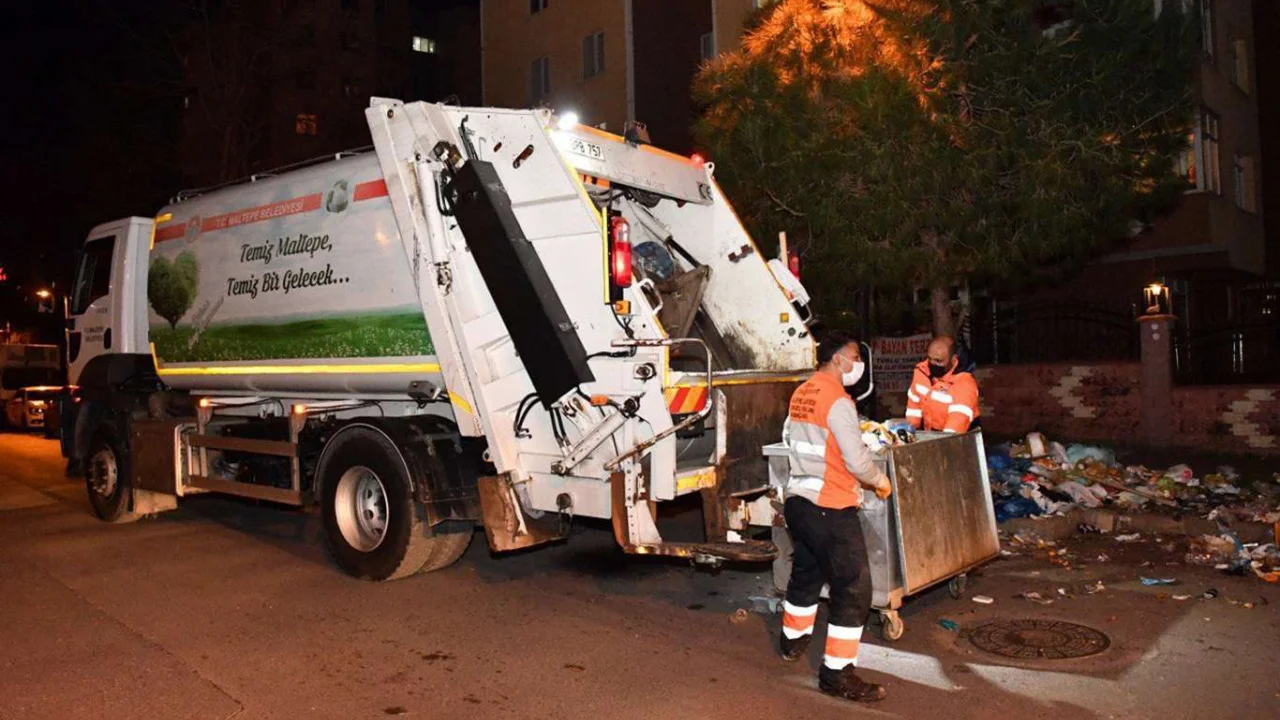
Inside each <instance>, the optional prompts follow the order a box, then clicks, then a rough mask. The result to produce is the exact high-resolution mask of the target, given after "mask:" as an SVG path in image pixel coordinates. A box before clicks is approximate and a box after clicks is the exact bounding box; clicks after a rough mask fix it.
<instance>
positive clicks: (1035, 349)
mask: <svg viewBox="0 0 1280 720" xmlns="http://www.w3.org/2000/svg"><path fill="white" fill-rule="evenodd" d="M970 322H971V324H970V328H969V337H970V339H971V343H972V353H973V356H974V360H975V361H977V362H978V363H979V364H1005V363H1030V362H1101V361H1128V360H1138V359H1139V351H1140V346H1139V339H1138V326H1137V324H1136V323H1135V322H1134V317H1133V311H1132V309H1131V308H1128V309H1124V310H1121V309H1117V308H1111V307H1105V306H1101V305H1091V304H1088V303H1080V302H1072V303H1067V302H1045V301H1033V302H1023V303H1010V304H1005V303H1000V302H993V303H989V304H988V305H987V306H986V307H981V308H978V307H975V308H974V313H973V315H972V316H971V319H970Z"/></svg>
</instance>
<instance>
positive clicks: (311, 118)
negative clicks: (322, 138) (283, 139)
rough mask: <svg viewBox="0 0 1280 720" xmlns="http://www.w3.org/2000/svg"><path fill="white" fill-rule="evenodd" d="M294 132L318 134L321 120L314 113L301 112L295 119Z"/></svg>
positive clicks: (297, 133)
mask: <svg viewBox="0 0 1280 720" xmlns="http://www.w3.org/2000/svg"><path fill="white" fill-rule="evenodd" d="M293 132H294V134H296V135H317V134H319V121H318V120H317V118H316V116H315V115H313V114H309V113H299V114H298V115H297V116H296V117H295V118H294V119H293Z"/></svg>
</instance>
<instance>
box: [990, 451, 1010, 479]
mask: <svg viewBox="0 0 1280 720" xmlns="http://www.w3.org/2000/svg"><path fill="white" fill-rule="evenodd" d="M1011 467H1013V458H1011V457H1009V450H1008V449H1007V448H1004V447H996V448H992V449H991V451H990V452H988V453H987V472H993V473H994V472H1000V471H1001V470H1007V469H1009V468H1011Z"/></svg>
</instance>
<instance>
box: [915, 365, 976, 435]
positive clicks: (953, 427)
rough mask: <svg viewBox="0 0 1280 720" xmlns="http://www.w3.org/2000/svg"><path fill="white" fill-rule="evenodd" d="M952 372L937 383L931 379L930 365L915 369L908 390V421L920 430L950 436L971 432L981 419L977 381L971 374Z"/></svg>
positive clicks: (954, 370) (955, 370) (949, 371)
mask: <svg viewBox="0 0 1280 720" xmlns="http://www.w3.org/2000/svg"><path fill="white" fill-rule="evenodd" d="M956 365H957V363H956V361H955V360H952V361H951V369H950V370H948V371H947V374H946V375H943V376H942V377H940V378H938V379H937V380H934V379H932V378H930V377H929V361H928V360H925V361H923V362H921V363H920V364H919V365H916V369H915V372H914V373H912V376H911V387H909V388H907V419H908V420H910V421H911V424H912V425H914V426H915V427H916V428H917V429H919V428H920V427H921V425H923V426H924V429H925V430H931V431H934V432H937V431H939V430H941V431H942V432H949V433H962V432H968V430H969V425H970V424H972V423H973V421H974V420H976V419H978V381H977V380H974V379H973V375H972V374H971V373H967V372H963V371H960V370H957V369H956Z"/></svg>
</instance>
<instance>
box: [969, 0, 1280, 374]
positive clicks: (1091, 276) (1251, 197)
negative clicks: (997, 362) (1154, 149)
mask: <svg viewBox="0 0 1280 720" xmlns="http://www.w3.org/2000/svg"><path fill="white" fill-rule="evenodd" d="M1154 2H1155V5H1156V7H1157V9H1158V10H1159V11H1161V12H1169V11H1170V9H1171V8H1175V7H1177V6H1175V4H1174V3H1175V2H1176V3H1178V5H1180V6H1181V7H1183V8H1192V7H1196V8H1197V9H1198V11H1199V18H1200V22H1201V40H1200V42H1201V47H1200V56H1201V61H1200V66H1199V68H1198V70H1197V72H1196V78H1195V81H1194V88H1193V92H1194V94H1195V97H1196V110H1195V118H1194V120H1195V125H1194V130H1193V132H1192V134H1191V136H1190V137H1189V138H1188V144H1187V149H1186V150H1185V152H1184V153H1183V155H1182V156H1181V157H1180V159H1179V169H1180V171H1181V172H1182V173H1183V174H1184V175H1185V176H1186V178H1187V181H1188V184H1189V186H1190V187H1189V189H1188V190H1187V191H1186V192H1185V193H1184V194H1183V196H1182V197H1181V199H1180V200H1179V202H1178V204H1177V205H1176V207H1175V208H1174V209H1173V210H1172V212H1170V213H1169V214H1168V215H1165V216H1163V217H1159V218H1155V219H1153V220H1152V222H1151V223H1150V225H1149V226H1148V227H1146V228H1145V229H1143V230H1142V231H1141V232H1140V233H1138V234H1137V235H1135V236H1134V237H1133V238H1131V239H1130V240H1129V241H1128V242H1125V243H1122V244H1121V245H1120V246H1118V247H1117V248H1116V249H1115V250H1114V251H1112V252H1111V253H1110V254H1107V255H1105V256H1103V257H1101V258H1099V259H1098V260H1096V261H1094V262H1092V263H1090V264H1089V265H1088V266H1086V267H1084V268H1082V269H1080V270H1079V271H1078V272H1073V273H1069V274H1065V275H1064V276H1063V277H1062V282H1060V283H1056V284H1054V285H1053V286H1052V287H1041V288H1037V289H1034V290H1033V291H1031V292H1024V293H1022V294H1020V295H1018V296H1015V297H1009V298H1004V299H1003V300H1002V302H1000V303H997V304H996V312H995V315H996V316H997V317H998V316H1001V313H1002V312H1003V317H1004V318H1013V317H1015V315H1016V313H1017V312H1018V308H1019V306H1023V307H1026V306H1032V307H1034V306H1035V305H1037V304H1039V305H1040V306H1041V307H1043V306H1044V305H1049V306H1052V307H1055V308H1056V309H1055V310H1054V311H1053V312H1051V313H1050V312H1045V311H1043V310H1041V311H1038V312H1034V313H1026V314H1025V317H1027V318H1029V319H1031V318H1034V320H1029V321H1030V322H1034V323H1040V324H1043V323H1046V322H1057V323H1060V324H1062V325H1063V326H1064V327H1073V328H1075V331H1073V332H1071V333H1063V335H1064V336H1065V335H1072V336H1073V337H1075V338H1076V339H1074V340H1067V339H1064V340H1063V341H1062V342H1061V343H1059V345H1063V346H1064V347H1059V346H1057V345H1054V344H1052V343H1039V344H1038V345H1036V347H1035V348H1034V350H1035V351H1036V352H1039V353H1042V356H1041V357H1037V358H1035V359H1046V360H1047V359H1056V358H1058V357H1059V356H1063V357H1071V356H1072V353H1077V354H1078V353H1080V352H1082V350H1081V348H1080V347H1079V346H1080V345H1082V344H1088V343H1090V342H1094V341H1092V340H1090V339H1089V338H1091V337H1096V338H1100V339H1098V340H1097V341H1096V342H1098V343H1100V344H1112V345H1114V346H1115V347H1117V348H1123V347H1126V346H1127V347H1128V348H1129V351H1130V352H1136V344H1134V342H1133V338H1134V337H1135V336H1133V335H1131V334H1127V333H1126V328H1128V329H1132V327H1133V326H1132V324H1131V322H1132V318H1133V317H1134V316H1135V315H1136V314H1141V313H1142V312H1144V311H1145V309H1146V305H1145V304H1144V303H1143V292H1142V288H1143V287H1144V286H1145V285H1147V284H1148V283H1151V282H1153V281H1158V282H1163V283H1164V284H1166V285H1167V286H1168V287H1169V288H1170V289H1171V290H1172V310H1173V312H1174V314H1175V315H1177V316H1178V319H1179V322H1178V324H1177V326H1176V328H1175V331H1174V335H1175V337H1174V344H1175V359H1176V367H1177V370H1178V372H1179V376H1180V378H1182V379H1183V380H1185V381H1188V382H1235V381H1244V380H1249V379H1253V380H1272V379H1276V378H1280V374H1277V372H1276V370H1275V369H1274V368H1276V367H1280V366H1278V365H1277V363H1280V274H1277V271H1276V268H1277V267H1280V266H1278V265H1277V262H1276V259H1277V256H1280V238H1278V237H1277V232H1276V228H1277V227H1280V223H1277V220H1280V218H1270V219H1269V221H1270V223H1271V226H1272V230H1271V232H1268V231H1267V224H1266V223H1267V221H1268V219H1267V218H1266V217H1265V212H1264V210H1265V209H1266V205H1267V198H1268V197H1272V198H1276V197H1277V190H1280V187H1277V185H1280V178H1275V177H1267V176H1266V175H1265V174H1264V172H1263V169H1264V167H1265V164H1266V162H1265V161H1264V158H1263V150H1264V149H1266V150H1267V151H1268V153H1269V154H1270V155H1271V157H1270V158H1268V160H1269V161H1270V162H1273V163H1274V162H1275V158H1274V154H1275V153H1276V151H1277V150H1280V142H1278V141H1280V137H1278V134H1280V125H1277V123H1276V122H1275V121H1274V120H1273V121H1272V122H1269V123H1264V122H1262V121H1261V119H1260V118H1262V117H1263V115H1264V110H1268V108H1269V110H1268V112H1269V114H1268V115H1267V116H1268V117H1272V118H1274V119H1275V120H1280V113H1277V112H1276V110H1275V104H1276V99H1280V97H1278V96H1280V93H1278V92H1277V88H1276V83H1277V81H1280V77H1277V76H1276V74H1275V67H1276V66H1275V65H1274V64H1262V63H1259V62H1258V57H1259V54H1260V53H1259V43H1267V42H1268V41H1269V35H1259V34H1258V33H1255V31H1254V23H1255V16H1256V17H1258V18H1260V19H1263V20H1264V21H1265V22H1264V24H1265V25H1266V26H1269V27H1271V28H1276V27H1277V26H1280V22H1277V21H1276V18H1275V15H1276V13H1278V12H1280V3H1276V2H1273V0H1253V2H1249V1H1248V0H1154ZM1261 54H1262V55H1263V56H1268V55H1270V56H1274V55H1275V51H1274V50H1272V49H1271V48H1270V47H1265V48H1263V49H1262V52H1261ZM1268 72H1270V74H1267V73H1268ZM1260 93H1261V94H1266V93H1270V97H1272V98H1273V99H1272V101H1271V102H1270V105H1269V106H1266V107H1264V106H1263V105H1262V104H1261V103H1260V101H1259V96H1260ZM1264 143H1265V148H1264ZM1268 182H1269V183H1270V184H1271V185H1272V187H1270V188H1267V187H1266V183H1268ZM1272 204H1273V206H1275V205H1276V202H1275V201H1274V200H1273V201H1272ZM1269 264H1270V266H1271V268H1270V270H1269V269H1268V265H1269ZM977 315H978V317H976V318H975V319H976V321H977V322H976V325H978V326H984V325H985V327H980V329H983V330H985V331H991V325H990V321H992V320H993V318H992V317H991V316H990V315H989V314H987V313H983V312H978V313H977ZM1089 318H1091V319H1089ZM1104 326H1105V327H1106V328H1110V329H1109V330H1104ZM1089 327H1092V328H1093V330H1090V329H1089ZM1095 330H1096V331H1098V332H1094V331H1095ZM994 332H995V333H996V335H999V334H1000V333H1002V332H1003V333H1004V336H1005V338H1006V341H1004V347H1006V348H1007V347H1010V343H1009V342H1007V338H1009V337H1010V336H1013V335H1016V334H1017V332H1018V328H1016V327H1011V326H1008V325H1004V324H1003V321H1000V320H998V319H995V330H994ZM1126 335H1127V337H1128V340H1125V338H1126ZM1081 338H1083V339H1081ZM992 342H993V343H994V344H999V343H1000V342H1001V341H1000V340H999V338H997V339H996V340H994V341H992ZM979 344H981V342H979ZM1066 345H1075V346H1076V347H1074V348H1070V347H1065V346H1066ZM1099 352H1100V353H1102V354H1106V353H1107V352H1109V351H1108V350H1106V349H1101V350H1099ZM1120 352H1123V350H1120ZM1023 359H1027V358H1023Z"/></svg>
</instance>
